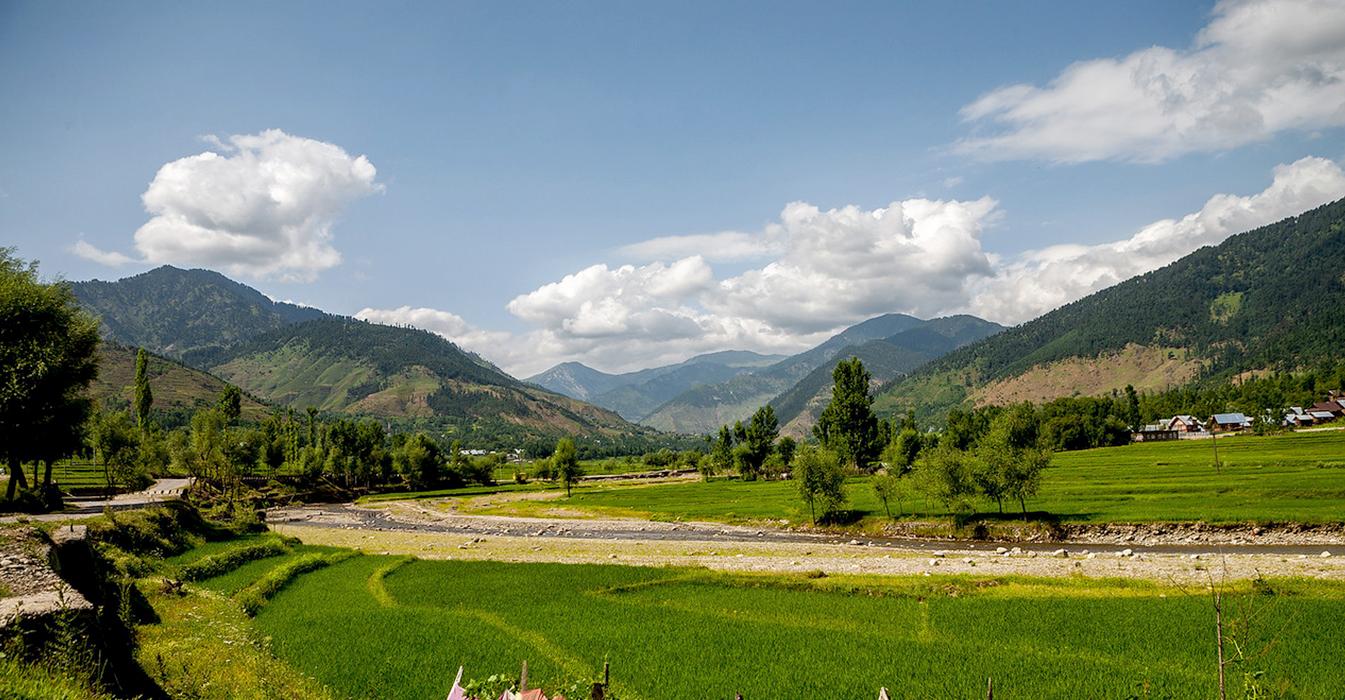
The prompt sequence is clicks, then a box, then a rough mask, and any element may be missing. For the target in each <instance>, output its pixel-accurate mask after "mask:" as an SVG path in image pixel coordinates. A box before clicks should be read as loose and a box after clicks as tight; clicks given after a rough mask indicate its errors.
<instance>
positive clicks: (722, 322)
mask: <svg viewBox="0 0 1345 700" xmlns="http://www.w3.org/2000/svg"><path fill="white" fill-rule="evenodd" d="M1342 196H1345V172H1343V171H1342V169H1341V168H1340V166H1339V165H1337V164H1336V163H1333V162H1332V161H1329V160H1325V159H1322V158H1312V157H1310V158H1303V159H1301V160H1299V161H1297V162H1294V163H1291V164H1287V165H1281V166H1279V167H1277V168H1275V171H1274V177H1273V181H1272V182H1271V183H1270V185H1269V186H1268V187H1267V188H1266V189H1265V190H1264V191H1262V192H1259V193H1256V194H1252V195H1247V196H1238V195H1231V194H1219V195H1215V196H1213V197H1211V198H1209V200H1208V201H1207V202H1206V203H1205V204H1204V206H1203V207H1201V208H1200V210H1199V211H1196V212H1193V213H1191V214H1188V215H1186V216H1183V217H1181V218H1177V219H1164V220H1162V221H1157V222H1154V223H1152V224H1149V225H1148V226H1145V227H1143V228H1141V229H1140V230H1138V231H1136V232H1135V233H1134V234H1133V235H1131V236H1129V237H1127V238H1124V239H1122V240H1118V241H1114V242H1110V243H1103V244H1098V245H1058V246H1051V247H1048V248H1043V249H1040V250H1029V251H1026V252H1023V253H1020V254H1017V255H1011V256H995V255H990V254H988V253H986V252H985V251H984V250H983V249H982V246H981V236H982V234H983V233H984V231H985V229H986V228H987V227H988V226H990V225H991V224H993V223H994V221H995V220H996V219H997V217H998V216H999V213H998V209H997V205H996V202H995V201H994V200H993V199H989V198H982V199H977V200H969V201H938V200H927V199H908V200H904V201H899V202H893V203H892V204H889V205H888V206H886V207H880V208H877V209H871V210H870V209H862V208H859V207H855V206H849V207H841V208H838V209H830V210H822V209H820V208H818V207H816V206H813V205H811V204H806V203H802V202H796V203H792V204H789V205H788V206H786V207H785V208H784V210H783V211H782V212H781V214H780V218H779V221H777V222H775V223H772V224H770V225H768V226H766V227H765V228H764V229H763V230H762V231H760V232H758V233H755V234H751V235H752V236H754V237H756V238H758V239H760V240H762V241H769V242H770V243H769V245H771V246H773V247H774V249H775V250H776V251H777V253H776V254H775V255H774V257H773V259H771V260H769V261H768V262H766V263H765V264H764V265H761V266H760V267H754V268H752V269H749V270H747V271H745V272H742V273H740V274H737V275H734V276H730V277H726V278H719V277H717V276H716V275H715V272H714V269H713V268H712V267H711V266H710V265H709V264H708V263H707V262H706V260H705V259H704V258H702V257H701V256H696V255H693V256H690V257H684V258H681V259H678V260H676V261H673V262H670V263H667V262H653V263H649V264H645V265H640V266H636V265H623V266H620V267H609V266H607V265H593V266H590V267H587V268H585V269H583V270H580V271H578V272H576V273H574V274H570V275H566V276H565V277H563V278H562V279H560V280H559V281H557V282H552V283H550V284H546V285H543V286H541V287H539V288H537V289H536V290H534V291H532V292H529V293H527V294H521V295H519V296H518V297H516V298H514V299H513V300H512V301H511V302H509V304H508V307H507V308H508V310H509V311H510V312H511V313H512V314H514V315H515V316H516V317H518V318H519V319H521V320H523V321H525V322H527V323H528V324H529V325H531V326H532V330H530V331H527V332H525V333H520V334H509V333H499V332H491V331H484V330H481V329H477V328H474V327H472V326H471V325H469V324H467V323H466V322H465V321H463V319H462V318H460V317H458V316H456V315H454V314H452V313H449V312H444V311H437V310H434V309H412V308H409V307H402V308H400V309H391V310H376V309H365V310H363V311H361V312H360V313H359V314H358V316H359V317H360V318H364V319H367V320H372V321H378V322H383V323H395V324H404V325H413V326H417V327H420V328H426V329H428V330H432V331H435V332H438V333H440V334H442V335H444V336H445V337H448V338H450V339H452V340H454V341H455V342H458V343H459V344H460V345H462V346H464V347H467V348H469V349H472V350H475V351H477V352H479V353H480V354H482V355H483V356H485V357H487V358H489V359H491V360H492V361H494V362H496V363H498V364H500V365H501V366H502V367H504V368H505V369H506V370H508V371H510V372H512V373H513V374H514V375H515V376H520V377H524V376H529V375H531V374H534V373H536V372H539V371H541V370H543V369H546V368H547V367H550V366H551V365H554V364H555V363H557V362H562V361H566V360H578V361H581V362H584V363H585V364H588V365H590V366H593V367H596V368H598V369H602V370H607V371H627V370H632V369H639V368H643V367H650V366H655V365H660V364H667V363H671V362H676V361H680V360H684V359H686V358H687V357H690V356H691V355H694V354H697V353H702V352H711V351H715V350H724V349H729V348H737V349H745V350H755V351H758V352H766V353H792V352H798V351H800V350H803V349H805V348H807V347H810V346H812V345H815V344H817V343H818V342H821V341H822V340H825V339H826V338H827V337H828V336H830V335H831V334H833V333H835V332H837V331H839V330H841V329H842V328H844V327H846V326H848V325H851V324H853V323H856V322H858V321H861V320H863V319H866V318H870V317H872V316H875V315H878V314H882V313H890V312H904V313H910V314H913V315H916V316H921V317H933V316H939V315H945V314H950V313H962V312H968V313H974V314H976V315H979V316H982V317H984V318H987V319H990V320H993V321H999V322H1003V323H1017V322H1020V321H1023V320H1027V319H1029V318H1033V317H1035V316H1037V315H1040V314H1042V313H1045V312H1047V311H1049V310H1051V309H1052V308H1055V307H1057V306H1059V305H1061V304H1065V303H1068V302H1071V301H1074V300H1076V299H1079V298H1081V297H1084V296H1086V295H1088V294H1090V293H1092V292H1094V291H1097V290H1099V289H1102V288H1103V287H1107V286H1110V285H1112V284H1115V283H1117V282H1120V281H1122V280H1125V279H1128V278H1130V277H1133V276H1135V275H1139V274H1143V273H1145V272H1148V271H1150V270H1154V269H1157V268H1159V267H1162V266H1164V265H1166V264H1168V263H1170V262H1172V261H1174V260H1176V259H1178V258H1180V257H1182V256H1183V255H1186V254H1188V253H1190V252H1192V251H1194V250H1195V249H1197V248H1199V247H1201V246H1205V245H1214V244H1217V243H1220V242H1222V241H1223V240H1224V239H1226V238H1227V237H1228V236H1230V235H1233V234H1236V233H1240V232H1242V231H1247V230H1250V229H1254V228H1256V227H1259V226H1262V225H1265V224H1268V223H1272V222H1274V221H1278V220H1280V219H1283V218H1285V217H1288V216H1292V215H1295V214H1298V213H1301V212H1303V211H1305V210H1308V209H1311V208H1313V207H1316V206H1319V205H1321V204H1324V203H1326V202H1330V201H1333V200H1335V199H1338V198H1340V197H1342Z"/></svg>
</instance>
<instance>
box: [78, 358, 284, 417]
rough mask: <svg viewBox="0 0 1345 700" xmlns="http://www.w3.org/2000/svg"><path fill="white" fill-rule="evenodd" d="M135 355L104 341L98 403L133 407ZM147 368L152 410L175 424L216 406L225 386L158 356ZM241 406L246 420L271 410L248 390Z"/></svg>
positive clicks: (95, 388)
mask: <svg viewBox="0 0 1345 700" xmlns="http://www.w3.org/2000/svg"><path fill="white" fill-rule="evenodd" d="M135 354H136V351H135V349H134V348H128V347H126V346H124V345H119V344H117V343H115V342H108V341H104V342H103V344H102V345H101V346H100V347H99V362H98V378H97V379H96V380H94V383H93V385H92V386H91V387H90V393H91V394H92V396H93V398H94V400H95V401H96V402H97V403H99V404H102V405H112V406H117V407H122V406H127V407H129V406H130V404H131V399H132V398H133V397H134V395H135V387H134V384H135ZM146 369H147V371H146V374H147V376H148V377H149V386H150V390H151V391H152V392H153V394H154V409H153V413H154V414H155V415H156V416H157V418H158V419H159V420H160V421H161V422H165V421H166V422H170V423H172V422H175V421H176V420H177V419H178V418H179V417H180V416H185V415H186V414H188V413H190V412H191V411H193V410H195V409H197V408H200V407H203V406H213V405H215V403H216V402H218V401H219V396H220V393H221V392H222V391H223V390H224V387H225V382H224V380H222V379H220V378H219V377H216V376H213V375H211V374H208V373H206V372H202V371H201V370H198V369H192V368H191V367H188V366H186V365H184V364H182V363H180V362H177V361H176V360H170V359H168V358H165V357H161V356H158V355H153V354H151V355H150V358H149V365H148V367H147V368H146ZM242 407H243V414H242V415H243V419H244V420H260V419H261V418H263V417H265V416H266V414H267V412H268V410H269V409H268V408H267V407H266V405H265V404H263V403H261V402H260V401H258V400H257V399H255V398H253V397H252V396H250V395H248V394H247V393H244V394H243V402H242Z"/></svg>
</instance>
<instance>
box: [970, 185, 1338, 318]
mask: <svg viewBox="0 0 1345 700" xmlns="http://www.w3.org/2000/svg"><path fill="white" fill-rule="evenodd" d="M1342 196H1345V172H1342V171H1341V168H1340V166H1338V165H1337V164H1335V163H1333V162H1331V161H1329V160H1326V159H1324V158H1303V159H1301V160H1299V161H1297V162H1294V163H1291V164H1289V165H1280V166H1278V167H1276V168H1275V175H1274V180H1273V181H1272V182H1271V184H1270V186H1269V187H1267V188H1266V189H1265V190H1264V191H1262V192H1260V193H1258V194H1254V195H1250V196H1245V197H1239V196H1235V195H1229V194H1219V195H1215V196H1213V197H1211V198H1210V199H1209V201H1207V202H1206V203H1205V206H1203V207H1201V209H1200V211H1197V212H1193V213H1191V214H1187V215H1186V216H1183V217H1182V218H1180V219H1164V220H1162V221H1156V222H1154V223H1152V224H1149V225H1148V226H1145V227H1144V228H1142V229H1140V230H1139V231H1138V232H1136V233H1135V234H1134V235H1133V236H1131V237H1129V238H1126V239H1124V240H1120V241H1114V242H1111V243H1103V244H1100V245H1092V246H1081V245H1058V246H1052V247H1049V248H1043V249H1041V250H1032V251H1027V252H1025V253H1022V254H1020V255H1017V256H1015V257H1014V258H1012V259H1011V260H1009V261H1007V262H1005V263H1003V264H1001V265H999V266H998V267H999V269H998V272H997V274H996V275H995V277H994V278H993V279H991V280H988V281H985V282H984V283H982V284H981V285H979V289H978V290H977V292H976V294H975V296H974V297H973V298H972V300H971V301H970V303H969V304H968V307H967V308H968V309H969V310H970V311H971V313H974V314H977V315H979V316H983V317H985V318H989V319H993V320H995V321H1000V322H1002V323H1018V322H1021V321H1026V320H1029V319H1032V318H1035V317H1037V316H1039V315H1041V314H1043V313H1045V312H1047V311H1050V310H1051V309H1054V308H1056V307H1058V306H1060V305H1062V304H1066V303H1068V302H1071V301H1074V300H1076V299H1080V298H1083V297H1085V296H1087V295H1089V294H1091V293H1093V292H1095V291H1098V290H1100V289H1103V288H1106V287H1109V286H1111V285H1113V284H1116V283H1118V282H1121V281H1123V280H1127V279H1130V278H1131V277H1134V276H1136V275H1140V274H1143V273H1145V272H1149V271H1150V270H1156V269H1158V268H1160V267H1163V266H1164V265H1167V264H1168V263H1171V262H1173V261H1175V260H1177V259H1178V258H1180V257H1182V256H1184V255H1187V254H1188V253H1191V252H1193V251H1195V250H1196V249H1198V248H1200V247H1202V246H1207V245H1217V244H1219V243H1221V242H1223V241H1224V239H1226V238H1228V237H1229V236H1232V235H1234V234H1237V233H1241V232H1243V231H1247V230H1250V229H1254V228H1257V227H1259V226H1264V225H1266V224H1269V223H1273V222H1275V221H1279V220H1281V219H1284V218H1286V217H1289V216H1293V215H1295V214H1299V213H1302V212H1304V211H1306V210H1308V209H1312V208H1314V207H1317V206H1320V205H1322V204H1326V203H1327V202H1331V201H1334V200H1336V199H1338V198H1340V197H1342Z"/></svg>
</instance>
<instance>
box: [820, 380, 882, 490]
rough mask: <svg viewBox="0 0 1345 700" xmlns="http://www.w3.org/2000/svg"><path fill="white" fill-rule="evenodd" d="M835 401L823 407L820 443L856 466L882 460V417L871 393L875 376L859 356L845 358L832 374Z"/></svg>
mask: <svg viewBox="0 0 1345 700" xmlns="http://www.w3.org/2000/svg"><path fill="white" fill-rule="evenodd" d="M831 377H832V381H833V382H834V385H833V386H832V389H831V403H829V404H827V407H826V408H825V409H823V410H822V415H821V416H820V417H819V418H818V421H817V425H815V426H813V432H814V434H815V435H816V436H817V439H818V442H820V443H822V446H823V447H825V448H827V449H828V450H832V451H834V452H835V453H836V454H837V455H838V456H839V457H840V459H841V460H842V461H843V462H845V463H847V464H850V465H852V466H854V467H855V468H856V469H866V468H868V466H869V464H870V463H871V462H874V461H876V460H877V459H878V450H879V449H881V446H880V445H879V444H878V419H877V418H876V417H874V415H873V397H872V396H871V395H870V394H869V383H870V381H871V380H872V377H871V376H870V375H869V371H868V370H867V369H864V363H863V362H860V360H859V358H858V357H852V358H850V359H848V360H842V361H841V362H840V363H838V364H837V365H836V369H835V370H833V371H832V374H831Z"/></svg>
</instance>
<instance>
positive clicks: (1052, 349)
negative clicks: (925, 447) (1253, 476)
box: [877, 200, 1345, 416]
mask: <svg viewBox="0 0 1345 700" xmlns="http://www.w3.org/2000/svg"><path fill="white" fill-rule="evenodd" d="M1343 226H1345V200H1341V201H1337V202H1334V203H1332V204H1327V205H1324V206H1322V207H1319V208H1317V209H1314V210H1312V211H1308V212H1305V213H1303V214H1301V215H1299V216H1295V217H1292V218H1289V219H1285V220H1283V221H1280V222H1278V223H1274V224H1271V225H1268V226H1264V227H1261V228H1259V229H1256V230H1253V231H1249V232H1246V233H1242V234H1239V235H1236V236H1233V237H1231V238H1229V239H1228V240H1226V241H1224V242H1223V243H1222V244H1220V245H1218V246H1213V247H1206V248H1202V249H1200V250H1198V251H1196V252H1194V253H1191V254H1190V255H1188V256H1186V257H1184V258H1182V259H1180V260H1178V261H1176V262H1174V263H1172V264H1170V265H1168V266H1166V267H1164V268H1161V269H1159V270H1155V271H1153V272H1149V273H1147V274H1144V275H1141V276H1139V277H1135V278H1133V279H1130V280H1127V281H1125V282H1122V283H1120V284H1117V285H1115V286H1113V287H1109V288H1107V289H1104V290H1102V291H1100V292H1097V293H1095V294H1092V295H1090V296H1088V297H1085V298H1083V299H1081V300H1079V301H1076V302H1074V303H1071V304H1067V305H1065V306H1062V307H1060V308H1058V309H1056V310H1054V311H1052V312H1050V313H1048V314H1046V315H1044V316H1041V317H1040V318H1037V319H1035V320H1033V321H1029V322H1027V323H1024V324H1022V325H1020V326H1017V327H1015V328H1012V329H1009V330H1006V331H1004V332H1003V333H1000V334H998V335H996V336H993V337H991V338H988V339H986V340H984V341H981V342H979V343H974V344H972V345H969V346H967V347H965V348H962V349H961V350H958V351H955V352H953V353H950V354H948V355H947V356H945V357H944V358H942V359H940V360H939V361H937V362H933V363H930V364H929V365H926V366H925V367H923V368H921V369H920V370H919V371H917V372H915V373H913V374H911V375H910V376H908V377H904V378H901V379H898V380H897V381H895V382H892V383H891V384H889V385H888V386H886V387H884V388H883V390H882V391H881V392H880V394H879V396H878V401H877V406H878V408H879V410H880V411H883V412H886V413H901V412H904V411H906V410H907V409H915V410H916V411H917V413H919V414H921V415H927V416H942V415H943V414H944V413H945V412H946V411H947V410H948V409H949V408H951V407H954V406H959V405H964V404H977V405H984V404H988V403H1002V402H1007V401H1015V400H1036V401H1042V400H1048V399H1051V398H1056V397H1058V396H1068V395H1071V394H1074V393H1079V394H1100V393H1105V392H1109V391H1111V390H1114V389H1120V388H1123V387H1124V386H1125V385H1126V384H1133V385H1134V386H1135V387H1136V388H1137V389H1141V390H1146V389H1148V390H1155V389H1162V388H1164V387H1165V386H1173V385H1178V384H1182V383H1185V382H1189V381H1193V380H1218V379H1221V378H1227V377H1231V376H1234V375H1237V374H1239V373H1241V372H1244V371H1247V370H1263V369H1296V368H1311V367H1316V366H1319V365H1321V364H1323V363H1326V362H1329V361H1330V360H1332V359H1333V358H1339V357H1340V355H1341V348H1345V231H1342V227H1343Z"/></svg>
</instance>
